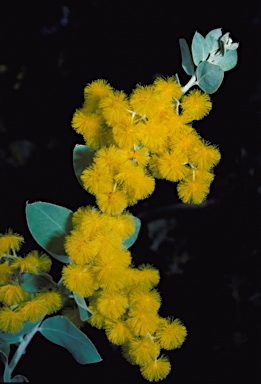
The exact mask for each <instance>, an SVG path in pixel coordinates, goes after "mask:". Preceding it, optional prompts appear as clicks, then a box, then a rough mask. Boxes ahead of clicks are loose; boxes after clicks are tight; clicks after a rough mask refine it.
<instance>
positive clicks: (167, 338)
mask: <svg viewBox="0 0 261 384" xmlns="http://www.w3.org/2000/svg"><path fill="white" fill-rule="evenodd" d="M159 324H160V325H159V328H158V330H157V331H156V339H157V340H158V342H159V343H160V345H161V348H163V349H167V350H170V349H176V348H180V347H181V345H182V344H183V343H184V341H185V338H186V336H187V330H186V327H185V326H184V325H183V324H182V323H181V321H180V320H179V319H175V320H172V319H171V318H168V319H164V320H163V321H161V322H160V323H159Z"/></svg>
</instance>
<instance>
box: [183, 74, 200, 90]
mask: <svg viewBox="0 0 261 384" xmlns="http://www.w3.org/2000/svg"><path fill="white" fill-rule="evenodd" d="M196 84H197V78H196V75H193V76H192V77H191V79H190V80H189V82H188V83H187V84H186V85H184V87H182V93H183V95H184V94H185V93H186V92H188V90H189V89H190V88H191V87H193V85H196Z"/></svg>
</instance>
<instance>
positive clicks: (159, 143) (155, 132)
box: [139, 116, 169, 152]
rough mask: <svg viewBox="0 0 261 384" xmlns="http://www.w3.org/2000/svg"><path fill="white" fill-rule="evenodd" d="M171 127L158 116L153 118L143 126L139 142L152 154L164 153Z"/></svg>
mask: <svg viewBox="0 0 261 384" xmlns="http://www.w3.org/2000/svg"><path fill="white" fill-rule="evenodd" d="M168 134H169V127H168V125H167V124H164V123H163V121H162V119H159V118H158V116H155V117H152V118H151V119H149V120H148V121H147V122H146V123H145V124H142V126H141V129H140V131H139V140H140V142H141V143H142V145H143V146H144V147H146V148H148V150H149V151H150V152H159V151H162V150H163V149H164V148H165V147H166V145H167V139H168Z"/></svg>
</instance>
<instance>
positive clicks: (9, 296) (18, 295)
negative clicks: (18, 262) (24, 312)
mask: <svg viewBox="0 0 261 384" xmlns="http://www.w3.org/2000/svg"><path fill="white" fill-rule="evenodd" d="M27 297H28V293H27V292H26V291H24V290H23V289H22V287H21V286H20V285H18V284H16V283H14V284H7V285H3V286H2V287H0V301H1V302H2V303H4V304H5V305H7V306H9V307H10V306H12V305H16V304H19V303H20V302H21V301H24V300H26V299H27Z"/></svg>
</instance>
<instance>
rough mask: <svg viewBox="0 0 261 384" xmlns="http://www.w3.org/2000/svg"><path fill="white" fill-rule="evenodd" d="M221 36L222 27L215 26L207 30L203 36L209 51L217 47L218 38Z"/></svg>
mask: <svg viewBox="0 0 261 384" xmlns="http://www.w3.org/2000/svg"><path fill="white" fill-rule="evenodd" d="M221 36H222V29H221V28H216V29H213V30H212V31H210V32H208V34H207V35H206V37H205V40H206V42H207V43H208V46H209V52H214V51H217V50H218V49H219V41H218V40H219V38H220V37H221Z"/></svg>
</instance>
